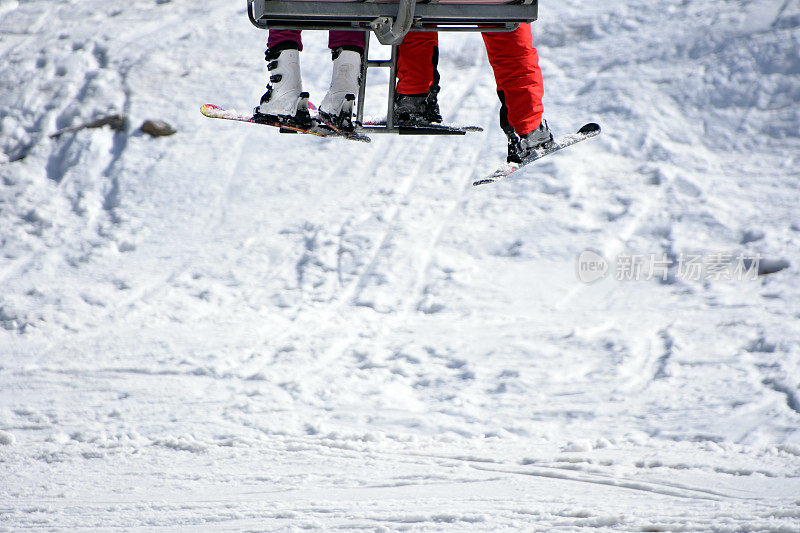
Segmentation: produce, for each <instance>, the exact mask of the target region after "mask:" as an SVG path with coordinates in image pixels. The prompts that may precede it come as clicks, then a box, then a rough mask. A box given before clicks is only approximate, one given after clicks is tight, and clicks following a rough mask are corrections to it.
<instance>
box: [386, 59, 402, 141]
mask: <svg viewBox="0 0 800 533" xmlns="http://www.w3.org/2000/svg"><path fill="white" fill-rule="evenodd" d="M398 48H399V47H398V45H396V44H395V45H392V60H391V66H390V67H389V102H388V104H387V110H386V127H387V128H388V129H391V128H394V95H395V83H396V80H397V49H398Z"/></svg>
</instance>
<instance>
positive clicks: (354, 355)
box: [0, 0, 800, 531]
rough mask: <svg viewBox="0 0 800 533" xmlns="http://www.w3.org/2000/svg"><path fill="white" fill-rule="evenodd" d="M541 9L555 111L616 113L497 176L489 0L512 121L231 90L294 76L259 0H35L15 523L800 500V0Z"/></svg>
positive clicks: (209, 522) (6, 241)
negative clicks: (325, 120)
mask: <svg viewBox="0 0 800 533" xmlns="http://www.w3.org/2000/svg"><path fill="white" fill-rule="evenodd" d="M540 18H541V20H540V22H539V23H537V26H536V36H537V42H538V46H539V51H540V55H541V58H542V66H543V69H544V75H545V82H546V90H547V94H546V99H545V107H546V116H547V118H548V120H549V122H550V124H551V126H552V127H553V129H554V130H556V131H557V132H565V131H568V130H573V129H574V128H576V127H577V126H579V125H580V124H583V123H584V122H586V121H589V120H596V121H598V122H600V123H601V124H602V125H603V129H604V133H603V134H602V135H601V136H600V137H599V138H597V139H594V140H592V141H588V142H586V143H583V144H582V145H580V146H576V147H574V148H571V149H570V150H569V152H565V153H563V154H561V155H556V156H553V157H549V158H547V159H545V160H543V161H541V162H539V163H537V164H535V165H532V166H531V167H530V168H527V169H525V170H524V171H522V172H520V173H519V175H517V176H516V177H514V178H513V179H509V180H507V181H505V182H502V183H499V184H496V185H492V186H484V187H479V188H473V187H472V186H471V182H472V180H473V179H474V178H476V177H479V176H481V175H483V174H485V173H487V172H488V171H491V170H493V168H494V167H495V166H496V165H497V164H498V162H500V161H501V160H502V159H503V157H504V150H505V142H504V138H503V135H502V132H501V131H500V129H499V126H498V124H497V118H496V115H497V109H498V104H497V102H496V97H495V94H494V85H493V79H492V76H491V70H490V67H489V65H488V63H487V60H486V57H485V51H484V50H483V45H482V41H481V39H480V37H479V36H477V35H474V34H466V35H456V34H443V35H442V36H441V38H440V40H441V47H442V54H441V55H442V58H441V71H442V76H443V91H442V93H441V95H440V99H441V103H442V111H443V114H444V116H445V118H446V119H447V120H448V121H453V122H471V123H476V124H480V125H482V126H484V127H485V128H486V131H485V132H484V133H481V134H471V135H468V136H466V137H463V138H440V137H433V138H423V137H420V138H413V137H412V138H409V137H399V138H398V137H388V136H376V137H375V138H374V140H373V142H372V143H371V144H370V145H363V144H360V143H349V142H346V141H342V140H336V139H327V140H325V139H316V138H310V137H306V136H292V135H279V134H277V133H276V132H275V131H273V130H271V129H267V128H263V127H257V126H251V125H248V124H233V123H232V124H227V123H224V122H221V121H211V120H209V119H206V118H204V117H203V116H202V115H201V114H200V112H199V106H200V105H201V104H203V103H206V102H213V103H217V104H220V105H224V106H226V107H239V108H240V109H246V108H248V107H250V106H252V105H254V104H255V103H256V102H257V100H258V97H259V95H260V94H261V93H262V92H263V87H264V83H265V81H266V79H265V77H266V76H265V73H264V64H263V55H262V52H263V47H264V41H265V35H264V34H263V33H262V32H259V31H257V30H256V29H255V28H252V27H251V26H250V25H249V23H248V22H247V18H246V16H245V13H244V2H243V1H242V2H239V1H234V2H207V3H198V2H191V1H189V0H171V1H170V0H147V1H144V0H128V1H125V2H121V1H116V0H114V1H112V0H82V1H74V0H73V1H65V2H52V1H50V0H29V1H26V0H0V153H1V154H2V155H0V158H2V159H0V502H1V503H0V529H4V530H8V531H17V530H20V529H24V528H47V529H64V530H73V529H77V528H79V527H84V528H97V529H107V528H112V527H124V528H126V529H141V530H164V531H175V530H186V531H195V530H198V529H207V530H250V531H252V530H279V529H283V528H292V527H297V528H308V529H316V528H320V529H323V528H324V529H336V528H339V529H347V530H352V529H365V530H377V531H387V530H396V529H425V530H443V531H452V530H487V531H498V530H504V529H517V530H518V529H523V530H541V531H574V530H579V529H582V528H591V529H592V530H626V531H675V530H713V531H798V530H799V529H800V388H799V387H800V326H798V324H800V281H798V276H797V272H798V270H797V269H798V265H800V252H799V251H798V250H800V208H798V206H799V205H800V188H798V179H799V178H800V170H798V169H800V155H798V154H800V128H799V127H798V124H800V107H798V105H797V104H798V101H800V5H798V4H797V3H796V2H791V1H789V0H779V1H771V0H757V1H724V2H721V1H711V0H706V1H696V2H681V3H677V2H669V1H667V0H653V1H651V2H624V1H622V0H609V1H608V2H602V3H594V4H591V3H587V2H579V1H577V0H566V1H564V2H543V3H542V5H541V9H540ZM304 40H305V44H306V50H305V51H304V52H303V54H302V59H301V62H302V68H303V73H304V82H305V84H306V88H307V89H308V90H310V91H311V93H312V98H313V99H315V100H316V101H320V100H321V98H322V96H323V95H324V91H325V89H326V88H327V84H328V81H329V76H330V60H329V58H330V56H329V53H328V52H327V50H325V43H326V36H325V35H324V34H322V33H319V32H317V33H313V32H309V33H306V34H305V35H304ZM371 76H372V77H371V83H372V84H373V88H372V89H371V101H370V106H371V107H372V108H373V110H374V112H379V111H380V109H381V107H382V106H383V101H382V100H380V97H381V91H382V89H383V88H385V84H386V83H387V81H388V80H387V78H386V73H377V74H374V75H371ZM381 76H383V77H381ZM382 84H383V86H382ZM110 112H124V113H125V114H126V115H127V117H128V124H127V127H126V129H125V131H122V132H118V133H115V132H113V131H112V130H110V129H108V128H99V129H86V130H82V131H79V132H76V133H72V134H65V135H62V136H61V137H59V138H58V139H50V138H49V137H48V136H49V134H50V133H52V132H54V131H56V130H58V129H60V128H63V127H68V126H72V125H77V124H79V123H82V122H85V121H88V120H91V119H93V118H96V117H97V116H100V115H103V114H107V113H110ZM151 118H152V119H162V120H166V121H167V122H169V123H170V124H172V125H173V126H174V127H175V128H176V129H177V130H178V132H177V133H176V134H175V135H173V136H170V137H164V138H151V137H149V136H147V135H144V134H142V132H141V131H139V129H138V128H139V125H140V124H141V123H142V122H143V121H144V120H145V119H151ZM587 249H592V250H594V251H595V252H596V253H599V254H600V255H602V256H603V257H604V258H606V259H607V260H609V261H611V262H612V264H611V265H610V271H609V274H608V275H607V277H606V279H605V280H603V281H599V282H597V283H593V284H585V283H582V282H581V281H580V280H579V279H578V274H577V271H576V265H577V259H578V257H579V255H580V254H581V252H583V251H584V250H587ZM756 254H760V255H761V258H762V260H761V262H760V263H759V264H760V265H761V267H762V271H776V272H774V273H770V274H766V273H765V275H763V276H760V277H759V278H758V279H757V280H738V281H737V280H727V279H692V277H691V276H687V275H684V274H685V272H684V273H682V272H681V270H680V268H678V266H676V265H677V264H678V261H679V260H682V259H685V258H687V257H690V256H699V257H701V258H703V259H709V258H719V257H728V256H730V257H731V258H736V257H738V256H747V257H753V256H755V255H756ZM634 255H641V256H643V257H650V256H657V257H662V256H663V257H665V258H666V259H667V260H668V261H669V262H671V263H672V266H673V268H670V270H669V271H668V272H667V276H666V280H662V279H660V276H654V277H653V279H649V280H646V279H644V277H650V276H643V279H641V280H639V281H634V280H629V281H621V280H619V281H618V280H617V279H615V277H617V276H620V275H623V274H625V272H624V271H622V270H621V269H618V267H619V265H621V264H623V263H620V262H619V261H620V259H619V258H625V257H628V258H630V257H632V256H634ZM614 258H617V263H614V262H613V261H614ZM710 277H711V278H713V276H710Z"/></svg>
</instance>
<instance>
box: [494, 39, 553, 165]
mask: <svg viewBox="0 0 800 533" xmlns="http://www.w3.org/2000/svg"><path fill="white" fill-rule="evenodd" d="M482 35H483V41H484V43H485V44H486V52H487V54H488V56H489V63H490V64H491V65H492V70H494V76H495V80H496V82H497V91H498V95H499V96H500V98H501V102H502V104H503V106H502V108H501V110H500V111H501V119H500V120H501V126H504V127H503V130H504V131H505V132H506V135H507V136H508V138H509V154H508V160H509V161H516V162H519V161H520V160H521V159H522V158H524V157H525V156H526V155H529V154H530V153H531V151H532V150H534V149H537V148H541V147H544V146H547V145H548V144H549V143H551V142H552V140H553V136H552V134H551V133H550V130H549V128H548V127H547V122H546V121H545V120H543V118H542V115H543V111H544V108H543V107H542V96H543V95H544V83H543V80H542V71H541V69H540V68H539V54H538V52H537V51H536V48H534V47H533V34H532V33H531V27H530V24H523V25H521V26H520V27H519V28H517V29H516V30H514V31H512V32H497V33H495V32H486V33H483V34H482Z"/></svg>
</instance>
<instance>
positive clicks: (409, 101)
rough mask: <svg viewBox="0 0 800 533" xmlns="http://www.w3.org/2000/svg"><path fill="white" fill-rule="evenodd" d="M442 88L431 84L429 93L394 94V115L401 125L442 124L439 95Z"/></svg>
mask: <svg viewBox="0 0 800 533" xmlns="http://www.w3.org/2000/svg"><path fill="white" fill-rule="evenodd" d="M440 90H441V88H440V87H439V86H438V85H431V88H430V89H428V93H427V94H400V93H397V94H395V95H394V116H395V119H396V120H397V122H398V124H401V125H411V126H414V125H421V124H426V123H428V124H431V123H432V124H441V122H442V115H441V113H440V112H439V100H438V97H437V95H438V94H439V91H440Z"/></svg>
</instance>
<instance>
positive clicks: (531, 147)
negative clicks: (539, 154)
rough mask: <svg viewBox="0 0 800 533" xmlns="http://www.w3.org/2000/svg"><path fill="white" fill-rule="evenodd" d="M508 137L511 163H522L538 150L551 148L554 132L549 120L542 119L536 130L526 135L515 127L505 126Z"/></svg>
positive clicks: (507, 159) (508, 158) (508, 159)
mask: <svg viewBox="0 0 800 533" xmlns="http://www.w3.org/2000/svg"><path fill="white" fill-rule="evenodd" d="M503 130H504V131H505V133H506V136H507V137H508V157H507V158H506V161H508V162H509V163H522V162H523V161H524V160H525V159H527V158H528V157H530V156H531V155H533V153H534V152H535V151H536V150H541V149H543V148H549V147H550V146H552V145H553V134H552V132H551V131H550V128H548V127H547V121H546V120H544V119H542V123H541V124H539V127H538V128H536V129H535V130H533V131H531V132H529V133H526V134H525V135H517V133H516V132H515V131H514V130H513V128H510V129H506V128H503Z"/></svg>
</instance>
